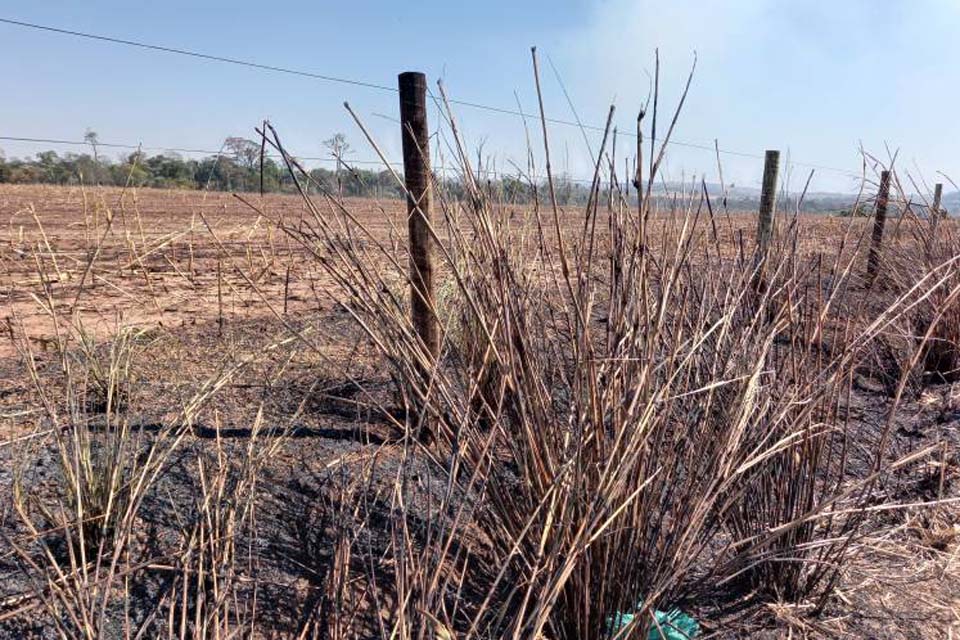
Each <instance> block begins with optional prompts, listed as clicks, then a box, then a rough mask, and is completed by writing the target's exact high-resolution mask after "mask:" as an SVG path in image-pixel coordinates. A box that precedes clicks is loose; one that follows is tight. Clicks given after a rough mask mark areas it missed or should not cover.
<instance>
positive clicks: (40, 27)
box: [0, 17, 862, 183]
mask: <svg viewBox="0 0 960 640" xmlns="http://www.w3.org/2000/svg"><path fill="white" fill-rule="evenodd" d="M0 24H6V25H8V26H12V27H18V28H21V29H29V30H33V31H40V32H46V33H52V34H57V35H63V36H70V37H74V38H79V39H85V40H90V41H96V42H103V43H108V44H114V45H119V46H125V47H133V48H139V49H144V50H148V51H154V52H159V53H165V54H171V55H177V56H183V57H189V58H193V59H197V60H204V61H208V62H216V63H221V64H229V65H234V66H240V67H245V68H248V69H252V70H256V71H262V72H268V73H276V74H283V75H289V76H297V77H302V78H307V79H311V80H316V81H321V82H328V83H336V84H343V85H349V86H353V87H360V88H364V89H370V90H375V91H382V92H390V93H396V92H397V88H396V87H392V86H388V85H384V84H380V83H377V82H372V81H368V80H363V79H358V78H348V77H343V76H337V75H331V74H325V73H318V72H314V71H309V70H304V69H296V68H292V67H286V66H279V65H273V64H267V63H263V62H258V61H255V60H249V59H240V58H234V57H229V56H224V55H218V54H212V53H204V52H201V51H195V50H191V49H184V48H178V47H172V46H166V45H160V44H153V43H148V42H144V41H141V40H134V39H129V38H120V37H116V36H110V35H104V34H97V33H89V32H85V31H78V30H74V29H64V28H61V27H55V26H51V25H44V24H38V23H34V22H26V21H22V20H14V19H11V18H3V17H0ZM448 102H449V103H450V104H451V105H457V106H460V107H465V108H469V109H476V110H481V111H486V112H490V113H496V114H501V115H507V116H513V117H519V118H522V119H524V120H539V119H540V116H537V115H534V114H532V113H525V112H523V111H521V110H519V109H514V108H509V107H501V106H496V105H489V104H483V103H480V102H474V101H469V100H460V99H449V100H448ZM544 119H545V120H546V122H547V123H549V124H554V125H560V126H567V127H575V128H577V129H580V130H583V131H592V132H600V133H602V132H603V131H604V127H599V126H595V125H591V124H588V123H582V122H579V121H577V122H574V121H570V120H564V119H559V118H550V117H547V118H544ZM618 135H619V136H624V137H627V138H633V139H636V136H637V134H635V133H632V132H622V131H621V132H618ZM647 139H648V140H649V139H650V138H649V137H647ZM0 140H8V141H21V142H46V143H50V144H61V145H79V144H87V143H86V142H79V141H69V140H55V139H45V138H26V137H23V138H18V137H16V136H0ZM653 141H654V142H655V143H659V142H662V140H658V139H656V138H653ZM666 142H667V144H668V145H670V146H675V147H683V148H689V149H697V150H701V151H707V152H710V153H715V154H717V155H726V156H734V157H739V158H750V159H756V160H760V161H762V160H763V158H764V156H763V154H760V153H751V152H746V151H737V150H733V149H725V148H722V147H720V146H719V145H718V144H717V143H716V142H715V143H714V144H712V145H711V144H705V143H697V142H691V141H685V140H678V139H675V138H671V139H669V140H667V141H666ZM100 146H103V147H106V148H118V149H131V150H133V149H141V150H143V151H147V150H156V151H174V152H179V153H207V154H211V155H213V154H217V153H219V152H217V151H210V150H203V149H180V148H176V147H163V148H160V147H142V146H140V145H132V144H120V143H111V144H108V143H100ZM298 158H300V159H302V160H309V161H314V162H330V161H334V162H335V160H334V159H333V158H329V157H300V156H298ZM352 164H356V165H382V164H383V162H382V161H380V160H355V161H352ZM390 164H391V165H395V166H400V165H401V163H399V162H397V163H394V162H391V163H390ZM785 165H786V166H787V167H793V168H802V169H812V170H815V171H827V172H832V173H836V174H839V175H843V176H847V177H851V178H861V177H862V174H861V173H858V172H855V171H850V170H848V169H843V168H838V167H833V166H830V165H827V164H823V163H814V162H805V161H800V160H792V159H790V160H787V161H786V162H785ZM485 171H487V172H489V173H497V174H500V173H502V172H490V171H489V170H485ZM503 175H511V174H509V173H506V174H503ZM570 180H571V181H573V182H578V183H591V182H592V179H584V178H570Z"/></svg>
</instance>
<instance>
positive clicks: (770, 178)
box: [757, 149, 780, 259]
mask: <svg viewBox="0 0 960 640" xmlns="http://www.w3.org/2000/svg"><path fill="white" fill-rule="evenodd" d="M779 172H780V152H779V151H777V150H775V149H768V150H767V153H766V155H765V156H764V159H763V190H762V191H761V192H760V216H759V218H758V219H757V245H758V246H759V248H760V258H761V259H763V258H765V257H766V255H767V252H768V251H769V250H770V237H771V236H772V235H773V211H774V209H775V208H776V203H777V174H778V173H779Z"/></svg>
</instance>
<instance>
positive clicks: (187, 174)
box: [0, 131, 590, 204]
mask: <svg viewBox="0 0 960 640" xmlns="http://www.w3.org/2000/svg"><path fill="white" fill-rule="evenodd" d="M84 139H85V141H86V142H87V144H88V145H89V147H90V151H89V152H81V153H62V154H61V153H57V152H56V151H41V152H40V153H37V154H35V155H34V156H33V157H29V158H9V159H8V158H5V157H2V155H0V183H7V184H52V185H87V186H95V185H102V186H117V187H122V186H131V187H140V188H142V187H147V188H158V189H208V190H214V191H228V192H230V191H240V192H243V191H260V190H261V189H262V190H263V191H265V192H268V193H294V192H296V190H297V187H296V184H295V183H294V181H293V179H292V178H291V177H290V175H289V172H288V171H287V169H286V167H285V166H282V165H281V163H280V162H278V161H277V160H276V159H275V158H273V157H270V156H264V157H262V158H261V145H260V144H259V143H258V142H255V141H253V140H249V139H246V138H236V137H233V138H227V139H226V140H225V141H224V144H223V150H222V151H221V153H220V154H218V155H210V156H207V157H204V158H200V159H196V158H187V157H184V156H183V155H181V154H179V153H176V152H172V151H168V152H162V153H156V154H152V155H151V154H148V153H145V152H142V151H137V152H131V153H126V154H123V155H121V156H120V157H119V158H116V159H111V158H109V157H106V156H105V155H103V154H102V153H100V142H99V139H98V136H97V134H96V133H94V132H91V131H88V132H87V134H86V135H85V136H84ZM323 145H324V147H325V148H326V149H327V150H328V151H329V152H330V159H331V163H332V164H333V165H334V166H333V167H332V168H324V167H320V168H313V169H310V170H309V174H310V178H311V179H310V180H302V181H301V183H302V185H303V186H306V187H308V188H309V190H310V191H311V192H318V191H322V190H325V191H327V192H329V193H333V194H338V195H342V196H343V197H371V198H402V197H403V189H402V188H401V187H400V185H399V184H398V183H397V179H396V177H395V176H394V174H393V173H392V172H391V171H388V170H386V169H381V170H370V169H363V168H359V167H356V166H353V165H352V164H351V163H350V160H349V159H348V158H347V157H346V156H347V155H348V154H349V153H350V145H349V144H348V143H347V142H346V139H345V137H344V136H343V134H336V135H335V136H333V137H332V138H330V139H329V140H326V141H324V142H323ZM477 182H478V183H479V184H480V185H481V186H482V188H485V189H491V190H494V191H498V192H500V194H501V195H502V196H503V197H504V198H505V199H507V200H509V201H516V202H530V201H531V200H532V199H533V198H534V197H541V198H542V197H544V196H545V195H546V190H545V189H538V188H535V187H534V185H531V184H529V182H527V181H523V180H521V179H519V178H514V177H506V176H504V177H501V178H498V179H496V180H492V179H487V178H486V177H485V176H484V175H483V174H482V173H481V174H478V176H477ZM555 182H556V185H557V189H556V190H557V197H558V199H559V200H560V201H561V204H573V203H585V202H586V201H587V198H588V196H589V191H590V190H589V188H588V187H587V186H586V185H581V184H579V183H575V182H573V181H572V180H569V179H568V178H565V177H563V176H560V177H558V178H556V180H555ZM538 186H542V185H538ZM441 188H442V189H443V190H444V191H446V192H447V193H448V194H449V195H451V196H463V195H465V193H464V192H465V190H464V188H463V185H462V181H461V180H460V179H457V178H453V179H446V180H442V181H441ZM538 191H540V192H541V193H538ZM535 194H536V195H535Z"/></svg>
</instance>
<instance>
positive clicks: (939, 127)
mask: <svg viewBox="0 0 960 640" xmlns="http://www.w3.org/2000/svg"><path fill="white" fill-rule="evenodd" d="M0 17H4V18H10V19H16V20H23V21H29V22H37V23H42V24H48V25H51V26H57V27H62V28H67V29H74V30H79V31H87V32H92V33H99V34H104V35H110V36H115V37H119V38H127V39H134V40H142V41H145V42H149V43H154V44H159V45H165V46H170V47H178V48H183V49H191V50H196V51H200V52H205V53H211V54H216V55H222V56H226V57H234V58H241V59H249V60H254V61H257V62H262V63H265V64H272V65H277V66H284V67H291V68H297V69H303V70H307V71H313V72H317V73H322V74H329V75H335V76H341V77H347V78H356V79H361V80H365V81H369V82H373V83H378V84H383V85H388V86H393V85H394V84H395V82H396V74H397V73H398V72H399V71H403V70H408V69H416V70H421V71H424V72H426V73H427V74H428V77H429V79H430V81H431V82H433V81H435V80H436V79H437V78H440V77H442V78H443V79H444V82H445V85H446V88H447V90H448V93H449V95H450V96H451V97H454V98H458V99H461V100H465V101H473V102H481V103H484V104H489V105H494V106H502V107H506V108H510V109H514V108H516V104H517V99H519V101H520V104H521V105H522V106H523V109H524V110H525V111H528V112H532V111H534V110H535V108H536V93H535V90H534V86H533V77H532V72H531V63H530V52H529V47H530V46H531V45H537V46H538V50H539V52H540V55H541V62H542V77H543V82H544V92H545V98H546V101H547V111H548V115H550V116H552V117H556V118H561V119H568V120H569V119H572V118H573V115H572V113H571V110H570V107H569V105H568V103H567V101H566V99H565V98H564V96H563V93H562V91H561V88H560V85H559V83H558V81H557V78H556V76H555V75H554V72H553V69H552V68H551V62H552V65H553V66H555V67H556V69H557V71H558V72H559V74H560V77H561V78H562V81H563V83H564V85H565V87H566V89H567V91H568V92H569V94H570V98H571V100H572V102H573V104H574V107H575V108H576V110H577V113H578V115H579V117H580V118H581V120H583V121H584V122H587V123H590V124H596V125H599V124H602V122H603V120H604V118H605V116H606V111H607V108H608V106H609V104H610V103H611V102H613V103H615V104H616V107H617V116H616V123H617V124H618V125H619V128H620V130H621V131H631V132H632V131H633V128H634V124H633V123H634V121H635V118H636V113H637V110H638V108H639V107H640V106H641V104H642V103H643V100H644V98H645V97H646V96H647V93H648V89H649V83H650V80H649V74H650V73H652V70H653V53H654V49H655V48H659V49H660V54H661V76H662V98H661V100H662V102H661V104H662V105H663V113H664V114H665V115H664V116H663V120H662V122H666V120H667V111H669V110H671V109H672V108H673V106H674V105H675V103H676V100H677V98H678V97H679V92H680V90H681V88H682V84H683V82H684V80H685V77H686V74H687V72H688V70H689V67H690V64H691V62H692V59H693V52H694V51H696V53H697V55H698V60H699V61H698V66H697V71H696V75H695V77H694V81H693V86H692V89H691V92H690V96H689V99H688V103H687V106H686V108H685V111H684V113H683V115H681V118H680V122H679V125H678V127H677V130H676V134H675V136H676V139H677V140H681V141H689V142H693V143H698V144H706V145H712V144H713V140H714V139H718V140H719V144H720V146H721V148H724V149H730V150H735V151H739V152H746V153H751V154H758V155H762V153H763V150H764V149H766V148H779V149H781V150H783V151H784V152H785V153H789V157H790V158H791V159H792V160H794V161H796V162H799V163H814V164H819V165H827V166H830V167H837V168H843V169H847V170H852V171H857V170H859V166H860V156H859V151H858V150H859V147H860V145H861V144H862V145H863V147H864V148H865V149H867V150H868V151H870V152H871V153H874V154H876V155H879V156H881V157H883V158H886V157H887V153H888V148H889V149H890V150H891V151H894V150H899V159H898V166H899V168H900V169H901V170H910V171H911V173H913V174H916V175H917V176H918V177H919V176H920V175H922V176H924V177H926V178H927V179H930V180H934V179H936V178H937V177H936V175H935V172H936V171H938V170H942V171H944V172H945V173H947V174H949V175H951V177H953V178H954V179H957V178H960V117H958V108H960V107H958V105H960V83H958V82H957V68H958V67H960V64H958V63H960V49H958V47H957V43H956V40H957V38H958V36H960V2H957V1H956V0H912V1H907V0H871V1H867V0H844V1H839V0H834V1H833V2H827V1H824V0H807V1H804V2H785V1H783V0H777V1H774V0H736V1H733V0H730V1H726V2H724V1H716V2H705V1H695V0H629V1H628V0H597V1H587V0H582V1H571V2H548V1H546V0H534V1H530V2H503V1H501V0H488V1H486V2H450V1H446V2H441V1H438V0H427V1H424V2H410V1H408V2H405V3H402V4H394V3H390V2H362V1H357V2H352V3H344V2H338V3H327V2H316V1H314V2H300V1H297V0H293V1H288V2H285V3H278V4H276V5H273V4H267V5H264V4H263V3H261V2H256V3H254V2H246V1H240V0H234V1H232V2H219V1H218V2H188V1H185V0H170V1H167V2H163V3H146V2H129V1H127V2H119V1H116V2H115V1H112V0H110V1H104V0H99V1H91V2H86V3H79V2H76V1H75V0H72V1H68V0H46V1H44V2H31V3H24V2H13V1H11V0H7V1H5V2H2V3H0ZM0 39H2V42H3V46H4V50H5V51H7V55H6V56H3V57H2V59H0V74H2V75H0V77H3V78H4V79H5V86H6V87H7V88H6V90H5V95H4V98H5V99H4V100H3V101H2V103H0V135H12V136H25V137H49V138H66V139H79V138H81V137H82V135H83V133H84V131H85V130H86V129H87V128H91V129H94V130H96V131H97V132H98V133H99V135H100V138H101V140H103V141H106V142H121V143H126V142H134V143H137V142H142V143H143V144H144V145H145V146H149V147H199V148H204V149H218V148H219V145H220V142H221V141H222V140H223V138H224V137H226V136H230V135H247V136H251V137H252V136H253V127H254V126H256V125H257V124H258V123H259V122H260V121H261V120H262V119H264V118H268V119H270V120H271V122H273V124H274V126H276V127H277V129H278V130H279V131H280V133H281V134H282V136H283V137H284V140H285V142H286V143H287V145H288V146H289V147H290V148H291V149H293V151H294V152H296V153H298V154H300V155H305V156H316V155H321V154H322V153H323V148H322V146H321V141H322V140H323V139H325V138H327V137H329V136H330V135H331V134H333V133H334V132H337V131H342V132H344V133H345V134H346V135H347V137H348V139H349V140H350V141H351V143H352V145H353V147H354V148H355V152H354V156H353V157H354V158H355V159H368V158H373V157H374V154H373V152H372V150H371V149H370V148H369V147H368V146H367V145H366V144H365V143H364V142H363V140H362V136H361V134H360V132H359V131H358V129H357V128H356V126H355V125H354V124H353V123H352V121H351V120H350V118H349V116H348V114H347V113H346V112H345V110H344V109H343V107H342V103H343V101H344V100H347V101H349V102H350V103H351V105H352V106H353V107H354V108H355V109H356V111H357V112H358V113H359V115H360V117H361V118H362V119H363V120H364V122H365V123H366V124H367V125H368V127H369V128H370V130H371V131H372V133H373V134H374V136H376V137H377V139H378V141H379V142H380V143H381V144H382V146H383V148H384V149H385V150H386V152H387V153H388V154H389V155H390V156H391V157H392V158H399V155H400V154H399V128H398V125H397V124H396V123H395V122H394V121H393V120H392V119H391V118H393V117H395V116H396V112H397V105H396V95H395V94H393V93H390V92H383V91H377V90H373V89H367V88H360V87H353V86H347V85H341V84H333V83H327V82H320V81H317V80H311V79H306V78H302V77H290V76H282V75H276V74H270V73H265V72H262V71H255V70H250V69H245V68H239V67H233V66H229V65H224V64H219V63H214V62H204V61H200V60H195V59H190V58H182V57H178V56H174V55H169V54H163V53H157V52H150V51H143V50H137V49H131V48H126V47H121V46H118V45H113V44H107V43H98V42H91V41H88V40H82V39H77V38H74V37H69V36H64V35H55V34H48V33H41V32H36V31H32V30H27V29H22V28H18V27H13V26H8V25H0ZM456 115H457V117H458V120H459V122H460V124H461V126H462V128H463V130H464V132H465V136H466V138H467V142H468V144H469V145H470V146H471V148H474V149H475V148H476V147H478V146H479V145H481V144H482V145H483V149H484V153H485V154H489V155H490V157H491V162H495V164H496V166H497V167H498V168H500V169H509V168H510V166H511V162H514V163H517V164H520V165H524V164H525V161H524V158H525V142H524V140H525V136H524V130H523V126H522V123H521V121H520V119H519V118H518V117H515V116H505V115H497V114H491V113H487V112H482V111H477V110H474V109H469V108H466V107H460V108H457V109H456ZM431 117H432V119H433V122H434V123H436V122H437V118H436V114H435V113H431ZM532 124H535V123H532ZM662 126H663V125H661V127H662ZM661 130H662V129H661ZM531 133H532V134H534V146H535V150H536V151H537V155H538V163H539V164H540V165H542V159H540V156H541V154H540V153H539V151H540V148H541V146H540V145H541V143H540V141H539V135H538V130H537V129H536V128H532V129H531ZM550 135H551V147H552V151H553V154H554V158H553V160H554V166H555V167H556V168H558V169H560V170H567V171H569V172H570V173H571V174H573V175H575V176H577V177H586V176H588V175H589V173H590V170H591V165H592V160H591V157H590V154H589V152H588V151H587V143H585V142H584V139H583V136H582V134H581V132H579V131H578V130H576V129H574V128H571V127H564V126H559V125H557V126H551V128H550ZM598 135H599V134H596V133H590V134H589V135H588V138H589V140H590V145H591V146H592V147H594V148H595V147H596V146H597V143H598V139H597V138H598ZM633 144H634V141H633V140H632V139H629V138H626V137H621V138H620V139H619V141H618V145H619V152H621V153H622V151H623V150H624V149H626V148H629V147H632V145H633ZM40 146H48V145H40ZM0 148H3V150H4V151H5V153H6V155H8V156H23V155H27V154H32V153H35V152H36V151H38V150H40V148H39V147H38V146H37V145H29V144H21V143H10V142H0ZM722 159H723V170H724V176H725V177H726V178H727V181H728V182H735V183H737V184H740V185H744V186H755V185H756V184H758V182H759V178H760V173H761V165H762V160H759V159H756V158H750V157H741V156H736V155H724V156H723V158H722ZM621 162H622V161H621ZM666 171H667V177H668V178H671V179H679V178H681V177H688V178H689V177H690V176H691V175H694V174H695V175H701V174H705V175H706V177H707V179H708V180H714V179H716V174H717V169H716V161H715V158H714V156H713V154H712V153H710V152H706V151H702V150H698V149H691V148H686V147H679V146H677V147H673V148H672V149H671V152H670V155H669V160H668V164H667V167H666ZM808 171H809V169H808V168H806V167H805V166H799V165H798V166H794V167H793V168H792V170H791V172H790V175H789V176H788V177H789V178H790V181H791V184H792V185H793V186H794V187H795V188H799V187H800V186H802V183H803V181H804V180H805V179H806V174H807V172H808ZM852 187H853V181H852V179H851V178H850V177H848V176H845V175H844V174H841V173H837V172H832V171H825V170H822V171H817V172H816V174H815V178H814V182H813V188H814V189H815V190H848V189H850V188H852Z"/></svg>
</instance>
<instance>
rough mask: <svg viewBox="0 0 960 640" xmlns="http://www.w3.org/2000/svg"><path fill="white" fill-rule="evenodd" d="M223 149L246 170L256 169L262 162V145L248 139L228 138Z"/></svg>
mask: <svg viewBox="0 0 960 640" xmlns="http://www.w3.org/2000/svg"><path fill="white" fill-rule="evenodd" d="M223 147H224V148H225V149H226V150H227V151H228V152H229V154H230V156H231V157H232V158H233V159H234V160H235V161H236V162H237V164H239V165H240V166H242V167H243V168H245V169H255V168H256V167H257V164H258V163H259V161H260V145H259V144H257V143H256V142H254V141H253V140H248V139H247V138H236V137H231V138H227V139H226V140H224V142H223Z"/></svg>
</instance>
